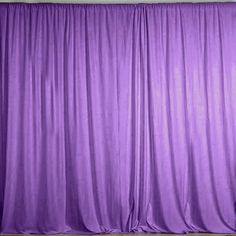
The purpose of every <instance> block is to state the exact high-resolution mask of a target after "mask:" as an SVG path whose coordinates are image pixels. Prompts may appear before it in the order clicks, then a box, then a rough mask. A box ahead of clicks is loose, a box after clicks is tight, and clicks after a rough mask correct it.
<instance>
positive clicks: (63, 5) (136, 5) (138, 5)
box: [0, 2, 236, 8]
mask: <svg viewBox="0 0 236 236" xmlns="http://www.w3.org/2000/svg"><path fill="white" fill-rule="evenodd" d="M177 6H178V7H180V6H181V7H194V6H196V7H213V6H219V7H232V6H233V7H235V6H236V2H174V3H169V2H167V3H163V2H162V3H128V4H126V3H50V2H47V3H41V2H40V3H26V2H0V7H29V8H32V7H33V8H35V7H36V8H43V7H53V8H68V7H69V8H70V7H79V8H83V7H85V8H93V7H100V8H103V7H106V8H107V7H108V8H117V7H125V8H143V7H145V8H153V7H154V8H155V7H167V8H171V7H177Z"/></svg>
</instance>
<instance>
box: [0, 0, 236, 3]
mask: <svg viewBox="0 0 236 236" xmlns="http://www.w3.org/2000/svg"><path fill="white" fill-rule="evenodd" d="M0 2H30V3H38V2H53V3H163V2H172V3H173V2H236V0H231V1H230V0H218V1H216V0H207V1H206V0H0Z"/></svg>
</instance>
